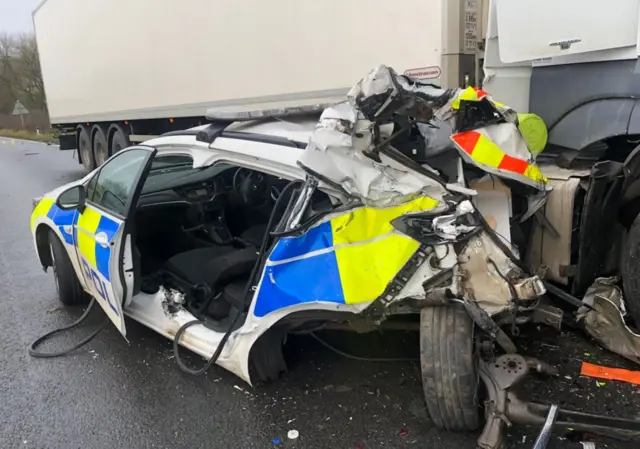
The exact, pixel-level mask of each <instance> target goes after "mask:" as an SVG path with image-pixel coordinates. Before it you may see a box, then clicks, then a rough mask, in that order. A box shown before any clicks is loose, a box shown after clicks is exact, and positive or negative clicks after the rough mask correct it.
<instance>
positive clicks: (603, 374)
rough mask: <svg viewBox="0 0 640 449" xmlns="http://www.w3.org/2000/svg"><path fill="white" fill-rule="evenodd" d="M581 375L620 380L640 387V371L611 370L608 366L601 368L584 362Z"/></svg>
mask: <svg viewBox="0 0 640 449" xmlns="http://www.w3.org/2000/svg"><path fill="white" fill-rule="evenodd" d="M580 374H581V375H583V376H588V377H596V378H599V379H609V380H619V381H621V382H628V383H630V384H635V385H640V371H631V370H627V369H621V368H610V367H607V366H600V365H594V364H592V363H587V362H583V363H582V368H581V369H580ZM602 384H604V382H602ZM598 386H600V385H598Z"/></svg>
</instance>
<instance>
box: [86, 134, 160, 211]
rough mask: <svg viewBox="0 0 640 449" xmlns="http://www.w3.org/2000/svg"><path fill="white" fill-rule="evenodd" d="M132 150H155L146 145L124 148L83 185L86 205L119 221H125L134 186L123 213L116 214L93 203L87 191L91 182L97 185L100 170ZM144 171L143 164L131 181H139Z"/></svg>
mask: <svg viewBox="0 0 640 449" xmlns="http://www.w3.org/2000/svg"><path fill="white" fill-rule="evenodd" d="M133 150H145V151H149V152H152V151H154V150H155V148H153V147H151V146H147V145H136V146H133V147H129V148H126V149H124V150H122V151H119V152H118V153H117V154H115V155H113V157H111V158H109V160H107V162H105V163H104V165H102V166H101V167H100V168H99V169H98V170H97V171H96V172H95V173H94V175H93V176H91V178H89V179H88V180H87V181H86V183H85V184H84V186H85V188H86V190H87V198H86V202H87V204H90V205H91V206H92V207H95V208H96V209H98V210H99V211H102V212H106V213H108V214H111V215H113V216H114V217H117V218H119V219H121V220H125V219H126V214H127V212H128V211H129V210H130V209H131V201H132V200H133V197H134V196H135V195H134V193H135V190H136V188H135V186H132V190H131V192H130V193H131V194H130V195H129V196H128V198H127V202H126V203H125V204H124V207H123V210H124V213H120V212H118V211H115V210H112V209H110V208H108V207H105V206H103V205H102V204H99V203H97V202H95V201H94V200H93V198H92V197H90V196H89V195H90V189H89V186H90V185H91V183H92V182H95V183H97V182H98V178H99V176H100V174H101V173H102V170H104V168H105V167H106V166H107V165H108V164H109V163H111V162H113V161H115V160H116V159H117V158H118V157H119V156H121V155H123V154H126V153H128V152H130V151H133ZM144 169H145V164H142V165H141V166H140V167H139V168H138V171H137V172H136V175H135V176H134V177H133V180H134V181H135V180H138V181H139V179H140V175H141V173H142V171H143V170H144ZM92 193H95V189H94V191H93V192H92Z"/></svg>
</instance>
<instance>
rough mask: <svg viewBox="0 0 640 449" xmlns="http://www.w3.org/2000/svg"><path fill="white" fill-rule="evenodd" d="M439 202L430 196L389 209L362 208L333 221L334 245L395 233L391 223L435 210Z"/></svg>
mask: <svg viewBox="0 0 640 449" xmlns="http://www.w3.org/2000/svg"><path fill="white" fill-rule="evenodd" d="M437 205H438V201H437V200H434V199H433V198H430V197H428V196H423V197H420V198H416V199H414V200H412V201H409V202H407V203H404V204H401V205H399V206H393V207H387V208H373V207H361V208H358V209H355V210H353V211H351V212H348V213H346V214H343V215H340V216H338V217H336V218H334V219H332V220H331V230H332V232H333V245H334V246H338V245H344V244H347V243H356V242H363V241H365V240H370V239H373V238H376V237H380V236H382V235H384V234H388V233H389V232H391V231H393V226H392V225H391V221H392V220H394V219H396V218H398V217H399V216H401V215H404V214H408V213H411V212H419V211H423V210H430V209H433V208H434V207H436V206H437Z"/></svg>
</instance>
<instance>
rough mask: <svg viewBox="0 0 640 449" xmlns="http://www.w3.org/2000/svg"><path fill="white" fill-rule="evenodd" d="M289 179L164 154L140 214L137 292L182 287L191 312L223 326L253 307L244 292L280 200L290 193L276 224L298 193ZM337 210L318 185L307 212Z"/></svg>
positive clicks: (148, 181) (150, 178)
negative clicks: (198, 164) (196, 164)
mask: <svg viewBox="0 0 640 449" xmlns="http://www.w3.org/2000/svg"><path fill="white" fill-rule="evenodd" d="M289 183H290V181H289V180H287V179H282V178H278V177H276V176H273V175H270V174H266V173H262V172H259V171H256V170H251V169H248V168H244V167H238V166H235V165H232V164H228V163H219V164H215V165H213V166H208V167H203V168H196V169H194V168H193V161H192V160H191V158H190V157H189V156H161V157H157V158H156V159H155V160H154V161H153V163H152V166H151V171H150V173H149V176H148V177H147V179H146V180H145V184H144V185H143V188H142V192H141V195H140V199H139V201H138V204H137V208H136V212H135V231H134V233H133V235H134V257H133V258H134V278H135V280H136V285H135V286H134V294H136V293H138V292H140V291H142V292H144V293H148V294H154V293H156V292H157V291H158V290H159V288H160V286H161V285H163V286H165V287H169V288H173V289H176V290H178V291H181V292H182V293H184V294H185V298H186V306H187V309H188V310H189V311H190V312H191V313H193V314H194V315H195V316H196V317H197V318H199V319H202V320H205V319H208V320H209V321H212V320H213V321H214V322H218V324H219V325H220V328H221V329H223V328H224V326H225V324H226V323H227V322H228V321H230V320H233V319H234V318H235V314H236V313H238V312H240V313H245V312H246V311H247V310H248V306H249V305H250V304H245V299H244V291H245V288H246V286H247V283H248V281H249V278H250V273H251V271H252V270H253V268H254V265H255V264H256V263H257V262H258V258H259V248H260V247H261V245H262V243H263V239H264V238H265V236H267V225H268V223H269V220H270V217H271V215H272V213H274V206H275V205H276V201H277V200H278V198H279V197H280V195H281V194H282V192H283V191H284V192H285V194H284V195H285V196H287V198H284V197H283V198H282V200H281V201H280V202H279V203H280V204H281V205H284V206H279V207H278V210H277V211H275V215H274V218H273V223H274V224H277V223H278V222H279V221H280V220H281V218H282V216H283V214H284V212H285V210H286V209H287V205H288V203H289V201H290V200H291V197H292V196H293V195H295V192H297V191H298V190H297V189H285V187H286V186H287V185H288V184H289ZM333 207H334V206H333V203H332V201H331V198H330V197H329V196H328V195H327V194H326V193H324V192H322V191H320V190H316V192H315V193H314V196H313V197H312V202H311V206H310V207H309V210H308V211H307V213H306V215H308V216H312V215H315V214H316V213H318V212H321V211H326V210H331V209H333ZM271 230H272V229H271ZM255 281H256V282H257V279H255ZM247 302H249V301H247ZM238 321H242V320H238Z"/></svg>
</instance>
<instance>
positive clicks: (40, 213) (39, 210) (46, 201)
mask: <svg viewBox="0 0 640 449" xmlns="http://www.w3.org/2000/svg"><path fill="white" fill-rule="evenodd" d="M51 206H53V198H43V199H41V200H40V201H39V202H38V205H37V206H36V207H35V209H34V210H33V212H32V213H31V223H30V226H31V231H33V230H34V226H35V224H36V220H38V218H40V217H46V216H47V214H48V213H49V210H50V209H51Z"/></svg>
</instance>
